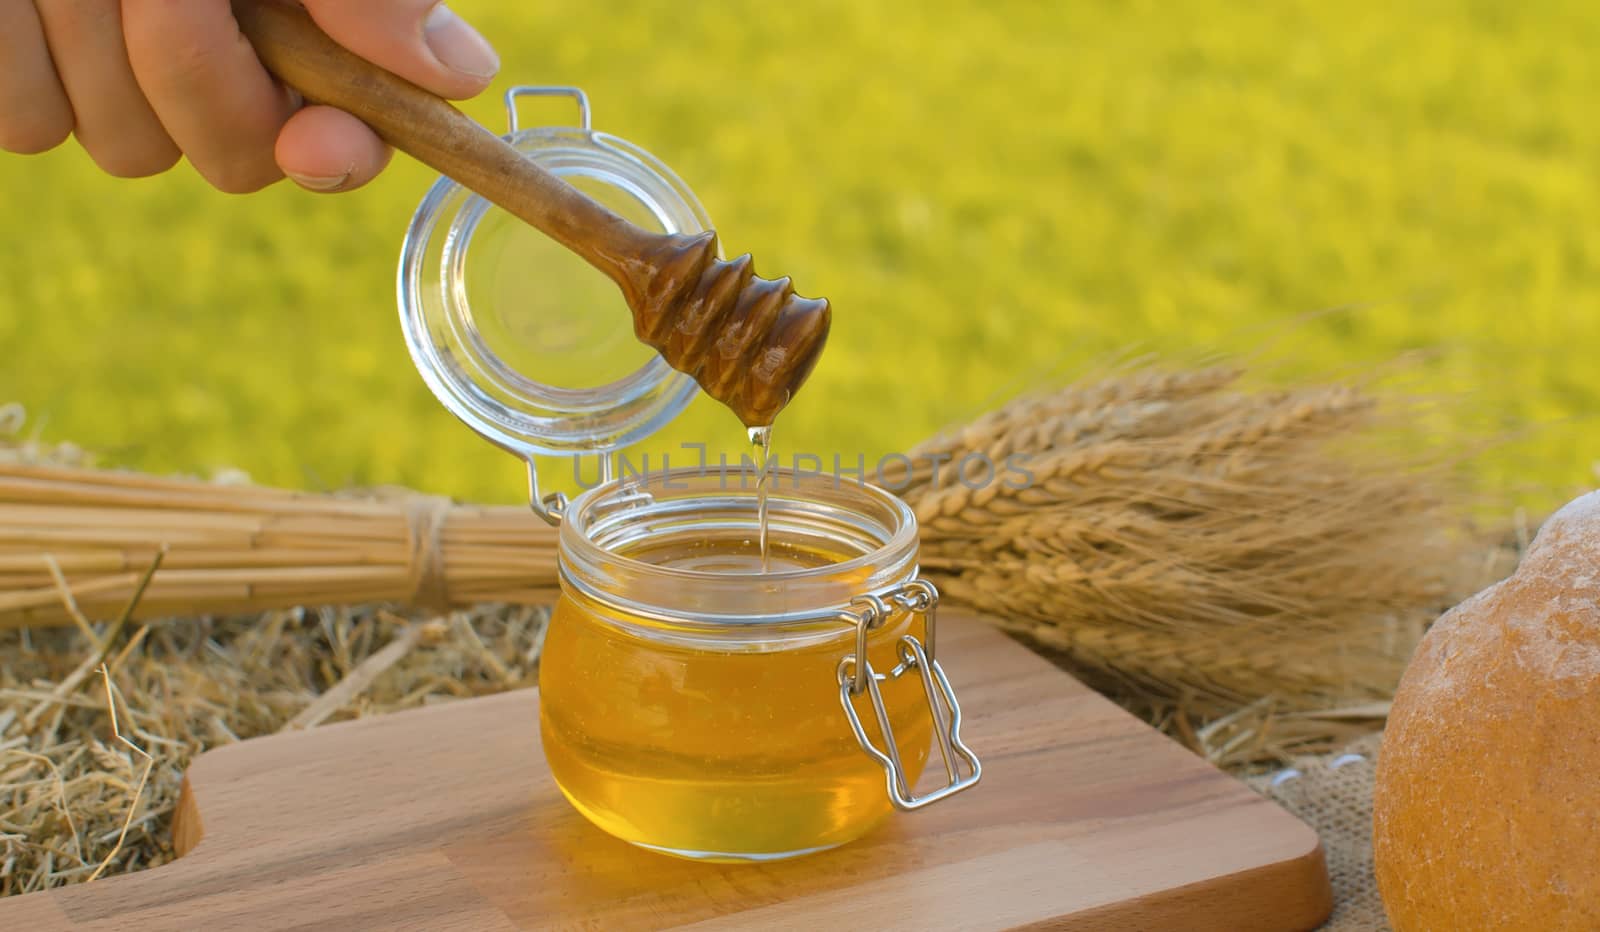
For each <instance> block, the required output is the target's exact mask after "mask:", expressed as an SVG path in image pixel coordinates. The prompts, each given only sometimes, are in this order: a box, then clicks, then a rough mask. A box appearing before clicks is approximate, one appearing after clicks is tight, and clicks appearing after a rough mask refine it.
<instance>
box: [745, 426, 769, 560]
mask: <svg viewBox="0 0 1600 932" xmlns="http://www.w3.org/2000/svg"><path fill="white" fill-rule="evenodd" d="M749 434H750V452H751V454H752V459H753V460H754V461H755V466H756V534H757V540H758V546H759V547H760V550H761V572H762V573H770V572H772V558H771V547H770V546H769V545H768V542H767V538H768V532H767V491H768V489H767V486H768V483H769V481H770V479H771V476H770V475H769V474H768V470H767V465H768V463H769V462H771V456H772V425H771V424H768V425H767V426H765V427H752V428H750V429H749Z"/></svg>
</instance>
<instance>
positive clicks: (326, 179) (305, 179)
mask: <svg viewBox="0 0 1600 932" xmlns="http://www.w3.org/2000/svg"><path fill="white" fill-rule="evenodd" d="M286 174H287V175H288V176H289V177H290V179H292V180H293V181H294V183H295V184H297V185H299V186H300V187H302V188H305V189H307V190H310V191H337V190H339V189H340V188H342V187H344V183H345V182H347V181H349V180H350V173H349V172H345V173H344V174H342V175H299V174H295V173H294V172H286Z"/></svg>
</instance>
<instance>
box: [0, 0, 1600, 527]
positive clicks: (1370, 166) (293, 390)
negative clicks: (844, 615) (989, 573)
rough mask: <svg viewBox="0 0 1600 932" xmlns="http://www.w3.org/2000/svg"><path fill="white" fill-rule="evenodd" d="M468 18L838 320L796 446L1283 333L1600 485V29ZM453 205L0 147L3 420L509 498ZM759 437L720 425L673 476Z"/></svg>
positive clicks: (1005, 10)
mask: <svg viewBox="0 0 1600 932" xmlns="http://www.w3.org/2000/svg"><path fill="white" fill-rule="evenodd" d="M458 8H459V9H460V10H461V11H462V12H463V13H464V14H465V15H466V16H468V18H470V19H472V20H474V21H475V22H477V23H478V24H479V25H480V26H481V27H482V28H483V30H484V31H485V33H487V34H488V35H489V36H491V37H492V38H493V40H494V41H495V42H496V44H497V45H498V47H499V49H500V52H501V55H502V58H503V60H504V71H503V76H502V79H501V80H500V81H498V82H497V83H496V85H495V87H494V88H493V89H492V90H491V92H490V93H488V94H486V95H484V97H483V98H482V99H480V100H478V101H474V102H472V103H471V104H469V105H468V106H467V109H468V110H469V112H471V113H472V114H473V115H474V116H475V117H477V118H479V119H480V120H483V121H484V122H486V123H488V124H490V125H493V126H500V125H501V123H502V121H503V115H502V114H501V112H500V110H499V103H498V96H499V92H500V91H501V90H503V88H504V87H506V86H508V85H509V84H511V83H518V82H544V83H571V84H578V85H581V86H583V87H585V88H586V89H587V90H588V91H589V93H590V95H591V96H592V98H593V100H594V105H595V113H596V119H597V122H598V125H599V127H600V128H602V129H605V130H608V131H610V132H613V133H617V134H619V135H621V136H624V137H626V138H629V139H631V140H633V141H635V142H637V143H639V144H641V145H644V146H645V147H647V148H649V149H651V150H652V151H654V152H655V153H656V154H658V155H659V156H660V157H662V158H663V159H664V160H665V161H667V162H668V163H669V164H670V165H672V166H673V167H674V168H675V169H676V170H677V171H678V173H679V174H681V175H682V176H683V177H684V178H685V179H686V180H688V182H689V183H690V184H691V185H692V186H693V187H694V189H695V190H696V191H697V193H698V194H699V195H700V198H701V200H702V201H703V202H704V203H705V204H706V206H707V208H708V209H709V211H710V213H711V215H712V217H713V219H714V220H715V221H716V222H717V225H718V228H719V230H720V232H721V234H722V237H723V242H724V244H725V246H726V247H727V248H728V249H729V250H730V251H739V252H742V251H746V250H748V251H751V252H753V253H754V254H755V255H756V257H757V260H758V269H760V270H761V271H762V272H764V273H767V274H771V275H776V274H789V275H792V276H793V277H794V279H795V281H796V283H797V284H798V285H799V286H800V288H801V290H802V291H803V292H806V293H812V294H815V293H822V294H825V295H826V296H828V297H829V298H831V299H832V300H833V301H834V304H835V327H834V331H833V337H832V341H831V344H830V346H829V349H828V352H827V353H826V354H825V355H824V358H823V361H822V364H821V366H820V367H819V368H818V370H817V372H816V374H815V376H814V377H813V379H812V381H811V383H810V385H809V387H808V389H807V390H806V391H805V392H804V393H802V395H801V396H800V398H799V400H798V401H797V402H796V403H795V404H794V405H793V406H792V407H791V409H790V410H789V411H788V412H787V413H786V414H785V416H784V418H783V419H782V420H781V421H780V424H779V430H780V434H779V441H778V442H779V444H780V450H781V449H782V448H787V449H788V450H790V451H794V450H804V451H806V452H815V453H821V454H823V455H825V456H826V455H830V454H831V453H833V452H835V451H838V452H842V453H843V454H845V457H846V460H847V461H853V460H854V455H855V454H856V453H857V452H864V453H866V454H867V455H868V457H869V460H870V459H871V458H874V457H876V456H878V455H880V454H882V453H885V452H887V451H891V450H899V449H904V448H906V447H907V446H908V445H910V444H911V443H913V442H915V441H916V440H917V439H919V438H921V437H923V436H924V435H926V434H928V433H929V432H931V431H933V430H935V429H937V428H939V427H941V426H943V425H945V424H948V423H950V422H953V421H959V420H962V419H964V418H966V417H968V416H970V415H971V414H973V413H975V412H976V411H977V410H979V409H981V408H982V407H984V406H986V405H988V404H990V403H992V402H994V401H996V400H998V399H1000V398H1003V397H1005V396H1006V395H1008V394H1010V393H1013V392H1015V391H1016V390H1018V389H1021V388H1025V387H1027V386H1029V385H1030V384H1035V383H1037V382H1038V381H1039V380H1041V379H1043V378H1045V377H1047V376H1049V375H1052V374H1054V375H1056V376H1060V375H1070V374H1071V373H1073V372H1074V371H1078V370H1081V369H1083V368H1085V367H1087V366H1089V365H1091V364H1092V363H1094V362H1095V361H1097V360H1101V359H1104V358H1106V357H1107V356H1108V355H1110V354H1113V353H1117V352H1120V351H1122V350H1123V349H1125V348H1126V347H1128V346H1130V345H1136V346H1143V347H1148V348H1152V349H1161V350H1169V351H1177V352H1195V351H1202V352H1204V351H1241V350H1250V349H1252V348H1254V347H1255V346H1257V345H1258V344H1260V343H1261V341H1262V340H1263V339H1264V338H1265V336H1264V335H1276V336H1277V337H1278V338H1279V342H1278V348H1277V349H1276V350H1275V351H1274V353H1275V356H1276V357H1277V358H1278V359H1280V360H1285V361H1287V362H1288V363H1289V365H1288V366H1287V367H1283V366H1280V370H1281V371H1285V372H1288V373H1289V374H1293V373H1294V372H1296V371H1304V372H1332V371H1338V370H1343V369H1347V368H1350V367H1364V366H1371V365H1375V364H1379V363H1382V362H1383V361H1385V360H1387V359H1389V358H1391V357H1392V356H1393V355H1394V354H1396V353H1397V352H1400V351H1404V350H1408V349H1416V348H1429V349H1436V350H1437V351H1438V352H1437V353H1435V354H1434V355H1432V356H1431V357H1430V358H1429V360H1428V361H1427V362H1425V363H1423V364H1422V366H1421V368H1420V370H1419V372H1418V375H1419V379H1418V380H1417V384H1418V385H1419V386H1420V387H1422V388H1424V389H1426V390H1429V391H1437V392H1440V393H1442V394H1445V395H1446V396H1448V397H1451V398H1454V399H1457V400H1458V401H1460V402H1461V404H1460V406H1459V409H1460V410H1461V411H1462V412H1465V413H1467V414H1468V415H1469V418H1468V419H1469V420H1473V421H1474V422H1475V425H1474V426H1475V427H1477V428H1479V429H1481V428H1482V427H1484V426H1485V425H1487V426H1488V427H1489V428H1490V429H1491V430H1494V431H1502V430H1517V429H1520V427H1521V426H1523V425H1529V424H1543V425H1546V426H1544V427H1541V428H1539V429H1537V430H1535V431H1534V432H1532V433H1531V434H1528V435H1526V436H1523V437H1519V438H1518V439H1517V440H1516V441H1515V443H1514V444H1513V445H1512V446H1511V447H1510V448H1508V449H1505V450H1502V451H1500V452H1499V453H1497V454H1495V455H1494V456H1493V457H1491V458H1490V459H1489V460H1488V461H1487V462H1486V465H1484V466H1482V468H1481V469H1480V472H1481V474H1482V475H1483V476H1484V477H1485V478H1486V479H1488V480H1489V481H1490V482H1491V483H1493V484H1495V485H1496V486H1497V487H1509V486H1510V485H1511V484H1513V483H1514V482H1521V481H1539V482H1544V483H1551V484H1557V485H1561V486H1568V485H1572V484H1577V483H1581V482H1583V481H1585V480H1586V479H1589V478H1591V473H1590V470H1591V464H1592V463H1593V462H1594V461H1595V460H1596V459H1600V443H1597V442H1594V441H1593V440H1591V439H1590V438H1592V437H1593V436H1594V435H1595V431H1594V429H1593V425H1591V424H1587V423H1584V422H1582V421H1581V420H1578V419H1580V418H1582V417H1583V416H1584V415H1586V414H1587V413H1588V412H1590V411H1593V410H1594V409H1595V408H1596V406H1597V403H1600V366H1597V365H1596V352H1597V349H1600V120H1597V119H1596V118H1595V116H1594V114H1595V112H1596V111H1595V101H1594V95H1593V91H1594V89H1595V88H1596V87H1600V64H1597V60H1600V59H1597V56H1596V55H1595V52H1594V50H1595V49H1597V48H1600V6H1596V5H1594V4H1589V3H1582V2H1571V3H1543V2H1536V3H1529V4H1509V3H1500V2H1479V3H1461V2H1424V3H1417V4H1400V5H1396V4H1391V3H1375V2H1358V3H1353V4H1328V3H1315V2H1294V3H1275V4H1265V5H1251V4H1238V3H1190V4H1183V3H1179V4H1165V3H1154V2H1146V3H1130V4H1121V3H1100V2H1082V3H1033V2H1015V3H1012V2H1001V3H949V2H931V3H922V4H890V3H857V2H846V0H830V2H797V3H781V4H780V3H769V2H755V0H747V2H725V3H718V4H685V3H666V2H650V3H633V4H614V5H601V6H598V7H596V6H593V5H583V4H572V3H558V2H543V3H516V4H497V3H492V2H489V0H462V2H460V3H459V4H458ZM538 114H542V115H545V116H547V117H548V118H550V119H552V120H564V119H565V117H566V116H567V114H566V113H565V112H564V111H562V110H561V108H560V106H559V105H558V104H555V103H551V104H549V105H548V110H539V111H538ZM430 180H431V175H430V173H429V172H428V171H426V170H425V169H422V168H420V167H419V166H417V165H415V164H412V163H410V162H408V161H407V160H405V159H403V158H400V159H397V160H396V164H395V166H394V168H393V169H392V170H391V171H390V172H388V173H387V174H386V175H385V176H384V177H383V178H382V179H380V180H379V181H378V182H377V183H375V184H373V185H372V186H371V187H370V188H369V189H367V190H365V191H363V192H361V193H358V194H354V195H346V196H340V197H334V198H318V197H314V196H311V195H307V194H303V193H301V192H299V191H296V190H293V189H291V188H290V187H289V186H287V185H280V186H278V187H276V188H274V189H271V190H269V191H267V192H265V193H262V194H259V195H254V196H250V197H228V196H224V195H220V194H216V193H213V192H211V191H210V190H209V189H207V188H206V187H205V186H204V185H203V184H202V183H200V181H199V180H198V179H197V178H196V177H195V176H194V175H193V173H192V172H191V171H190V170H189V169H187V168H186V167H180V168H179V169H177V170H175V171H173V172H171V173H168V174H167V175H165V176H162V177H159V178H155V179H148V180H141V181H136V182H129V181H121V180H115V179H111V178H107V177H105V176H103V175H100V174H99V173H97V172H96V171H95V170H94V168H93V166H92V164H91V163H90V162H89V160H88V159H87V158H86V157H84V156H83V155H82V154H81V153H80V152H78V151H76V150H75V148H72V147H67V148H64V149H62V150H60V151H57V152H55V153H52V154H49V155H46V156H40V157H31V158H22V157H15V156H0V228H3V237H4V239H3V242H4V244H5V248H4V249H3V250H0V402H3V401H6V400H17V401H21V402H23V403H25V404H26V405H27V407H28V409H29V410H30V412H31V414H32V415H33V417H34V422H35V424H36V425H42V432H43V435H44V436H45V437H46V438H52V439H72V440H75V441H78V442H80V443H84V444H86V445H90V446H93V447H96V448H99V449H101V450H103V451H105V453H106V457H105V458H106V459H107V460H108V461H110V462H115V463H125V464H129V465H134V466H138V467H142V468H147V469H154V470H184V471H196V472H203V471H206V470H208V469H211V468H214V467H218V466H223V465H228V466H236V467H239V468H242V469H244V470H246V471H247V472H249V473H250V474H251V475H252V476H253V477H254V478H256V479H258V480H261V481H265V482H272V483H280V484H289V485H301V486H310V487H337V486H343V485H347V484H352V483H356V484H377V483H405V484H408V485H413V486H420V487H423V488H426V489H429V490H432V491H438V492H446V493H450V494H454V495H459V496H463V497H468V498H481V499H501V500H506V499H513V498H515V497H516V496H517V495H519V494H520V492H521V486H520V480H519V477H518V467H517V464H515V463H514V462H512V461H511V460H510V459H509V458H508V457H506V456H505V455H504V454H501V453H499V452H498V451H495V450H493V449H491V448H490V447H488V446H487V445H486V444H484V443H482V442H481V441H479V440H477V439H476V438H475V437H474V436H473V435H471V434H470V433H469V432H467V431H466V430H465V429H464V428H462V427H461V426H459V425H458V424H457V423H456V422H455V421H454V420H452V419H451V418H450V417H449V416H448V415H447V414H446V413H445V412H444V411H443V409H442V408H440V407H439V406H438V405H437V404H436V403H435V402H434V401H433V399H432V397H431V396H430V395H429V394H428V393H427V391H426V389H425V388H424V387H423V385H422V383H421V381H420V379H419V378H418V377H417V375H416V373H415V371H414V370H413V368H412V366H411V363H410V361H409V359H408V357H407V356H406V352H405V349H404V345H403V343H402V341H401V337H400V334H399V329H398V326H397V323H396V315H395V310H394V297H393V275H394V263H395V259H396V256H397V253H398V249H399V242H400V237H401V234H402V231H403V229H404V227H405V224H406V222H407V220H408V218H409V216H410V213H411V211H412V209H413V208H414V207H415V204H416V202H417V200H418V198H419V197H420V196H421V194H422V192H423V190H424V189H425V187H426V186H427V184H428V183H429V182H430ZM1346 305H1360V307H1358V308H1357V309H1355V310H1351V311H1345V312H1340V313H1335V314H1329V315H1322V316H1313V317H1309V318H1308V317H1307V315H1308V314H1309V312H1313V311H1318V310H1321V309H1326V308H1332V307H1341V306H1346ZM618 308H619V310H618V314H619V317H618V326H626V323H625V321H624V319H623V317H622V316H621V315H622V311H621V309H620V304H619V305H618ZM1552 425H1553V426H1552ZM738 436H739V431H738V425H737V423H736V421H734V419H733V418H732V417H731V415H728V414H727V413H726V412H723V411H721V410H720V409H717V408H714V407H713V406H712V405H710V404H709V403H705V402H701V403H699V404H698V405H697V406H696V408H695V409H694V410H693V411H692V412H691V415H690V416H689V417H687V418H686V419H685V420H684V421H683V422H681V423H679V424H678V425H676V426H674V428H672V430H671V431H670V432H669V434H668V435H667V436H664V437H663V438H662V439H661V441H660V443H659V444H658V445H657V447H656V449H658V450H659V449H664V448H667V447H670V446H672V445H675V444H677V443H679V442H683V441H691V442H699V441H709V442H710V443H711V444H712V448H713V449H716V448H717V447H718V446H721V447H723V448H725V449H728V450H732V451H737V450H738V444H737V442H736V440H737V438H738ZM560 471H561V470H555V472H560ZM567 472H570V470H567ZM568 481H569V483H570V480H568Z"/></svg>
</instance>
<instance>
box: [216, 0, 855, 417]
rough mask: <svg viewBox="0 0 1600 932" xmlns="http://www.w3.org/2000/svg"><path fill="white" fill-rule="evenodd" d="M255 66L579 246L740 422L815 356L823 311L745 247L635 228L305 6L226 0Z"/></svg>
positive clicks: (649, 337)
mask: <svg viewBox="0 0 1600 932" xmlns="http://www.w3.org/2000/svg"><path fill="white" fill-rule="evenodd" d="M233 7H234V16H235V17H236V18H237V19H238V21H239V27H240V29H241V30H243V32H244V34H245V36H246V37H248V38H249V40H250V42H251V44H252V45H253V46H255V50H256V55H257V56H258V57H259V58H260V59H261V62H262V64H263V65H265V66H266V68H267V69H268V70H269V71H271V72H272V73H273V74H275V75H276V76H277V77H278V78H279V79H280V80H282V81H283V82H284V83H285V84H287V85H289V86H290V87H292V88H294V89H295V90H297V91H299V92H300V93H301V94H302V95H303V96H304V97H306V99H308V100H311V101H315V102H316V103H321V104H327V105H329V106H332V107H337V108H339V109H340V110H345V111H347V112H349V113H351V114H354V115H355V116H356V117H358V118H360V119H361V120H362V121H363V122H365V123H366V124H367V125H368V126H370V127H372V128H373V130H375V131H376V132H377V133H378V135H379V136H380V137H382V138H383V140H384V141H385V142H387V143H388V144H390V145H392V146H394V147H395V148H396V149H399V150H400V151H402V152H406V153H408V154H410V155H411V156H412V157H413V158H415V159H417V160H418V161H420V162H422V163H423V164H425V165H427V166H429V167H430V168H433V169H435V170H437V171H439V172H440V173H441V174H444V175H445V176H447V177H449V178H452V179H454V180H455V181H456V182H458V183H459V184H461V185H463V186H464V187H466V188H469V189H471V190H472V191H475V192H477V193H478V194H480V195H482V196H483V197H484V198H486V199H488V200H489V201H491V202H492V203H494V204H497V205H499V206H500V207H501V208H503V209H505V210H507V211H509V212H510V213H512V214H513V215H515V216H517V217H518V218H520V219H522V220H523V221H524V222H526V223H528V224H529V225H531V226H533V227H534V228H536V229H538V230H540V231H541V232H543V233H545V234H546V235H548V236H549V237H550V238H551V239H554V240H555V241H556V242H558V243H560V244H561V245H563V246H565V247H567V248H568V249H570V250H572V251H573V252H575V253H577V254H578V255H579V256H581V257H583V259H584V260H585V261H587V262H588V263H589V264H590V265H592V266H594V267H595V268H597V269H599V270H600V271H602V272H604V273H605V274H606V275H607V276H608V277H610V278H611V280H612V281H614V282H616V283H617V285H618V287H620V288H621V289H622V294H623V297H624V298H625V299H626V300H627V302H628V307H629V308H630V309H632V311H633V324H634V333H635V334H637V336H638V337H639V339H640V340H642V341H643V342H645V343H646V344H648V345H650V346H651V347H652V348H654V349H655V350H656V352H658V353H660V354H661V356H662V358H663V359H665V360H666V361H667V364H668V365H670V366H672V367H673V368H674V369H677V370H679V371H681V372H685V373H688V374H689V375H690V376H692V377H693V378H694V380H695V381H696V382H698V383H700V387H701V388H702V389H704V390H705V392H706V394H708V395H710V396H711V397H713V398H715V399H717V400H718V401H720V402H722V403H723V404H725V405H727V406H728V407H729V408H731V409H733V412H734V413H735V414H737V415H738V416H739V419H740V420H741V421H743V422H744V423H745V425H746V426H747V427H764V426H766V425H769V424H771V423H772V421H773V419H774V418H775V417H777V414H778V412H779V411H780V410H782V408H783V406H784V405H786V404H788V403H789V399H790V398H792V397H793V396H794V393H795V392H796V391H798V390H799V388H800V384H801V383H802V382H804V381H805V379H806V376H808V375H810V374H811V369H812V367H813V366H815V365H816V362H817V357H818V355H819V354H820V353H821V352H822V345H823V343H824V342H826V340H827V337H828V324H829V321H830V318H831V316H832V315H831V311H830V309H829V307H828V302H827V301H826V300H824V299H821V298H803V297H801V296H799V295H797V294H795V292H794V288H793V287H791V285H790V283H789V279H788V278H780V279H778V280H776V281H772V280H768V279H764V278H758V277H756V275H755V270H754V268H753V266H752V263H751V259H750V256H749V255H748V254H746V255H743V256H739V257H738V258H736V259H733V260H731V261H723V260H721V259H718V258H717V234H716V233H715V232H713V231H706V232H704V233H699V234H696V235H693V236H690V235H685V234H681V233H653V232H650V231H648V230H643V229H640V228H639V227H637V226H634V225H633V224H632V223H629V222H628V221H627V220H625V219H623V218H622V217H619V216H617V215H616V214H615V213H612V212H611V211H610V210H608V209H606V208H605V207H604V206H602V205H600V204H598V203H596V202H595V201H593V200H591V199H590V198H588V197H587V196H585V195H584V194H583V193H582V192H580V191H578V189H576V188H574V187H572V186H571V185H569V184H567V183H566V182H565V181H562V180H561V179H560V178H557V177H556V176H555V175H553V174H551V173H550V172H548V171H546V170H544V169H542V168H540V167H539V166H538V165H536V164H534V162H533V161H532V160H531V159H529V158H527V157H526V156H524V155H523V154H522V153H520V152H518V151H517V150H516V149H515V148H513V147H512V146H511V145H510V144H508V143H507V142H505V141H504V140H502V139H501V138H500V137H498V136H496V135H494V134H493V133H491V132H489V131H488V130H487V129H484V128H483V127H482V126H479V125H478V124H477V123H475V122H473V120H472V119H471V118H469V117H468V116H467V115H466V114H464V113H462V112H461V111H459V110H457V109H456V108H455V107H453V106H451V105H450V104H449V103H447V102H446V101H444V100H443V99H441V98H439V97H437V96H435V95H434V94H431V93H429V92H428V91H425V90H423V89H422V88H420V87H418V86H416V85H415V84H412V83H411V82H409V81H407V80H405V79H404V78H401V77H398V76H396V75H394V74H391V73H390V72H388V71H385V70H383V69H382V68H379V67H378V66H377V65H374V64H372V63H371V62H368V61H366V60H365V59H362V58H360V57H359V56H357V55H355V54H354V53H352V52H350V51H347V50H346V49H345V48H344V47H343V46H341V45H339V44H338V43H336V42H334V41H333V39H331V38H330V37H329V36H328V35H327V34H325V33H324V32H323V31H322V30H321V29H319V28H318V27H317V25H316V23H314V22H313V21H312V19H311V17H310V16H309V15H308V14H306V12H305V11H304V10H302V9H301V8H299V7H296V6H290V5H288V4H287V3H283V2H280V0H236V2H235V3H234V5H233Z"/></svg>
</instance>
